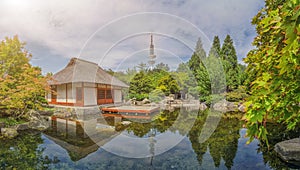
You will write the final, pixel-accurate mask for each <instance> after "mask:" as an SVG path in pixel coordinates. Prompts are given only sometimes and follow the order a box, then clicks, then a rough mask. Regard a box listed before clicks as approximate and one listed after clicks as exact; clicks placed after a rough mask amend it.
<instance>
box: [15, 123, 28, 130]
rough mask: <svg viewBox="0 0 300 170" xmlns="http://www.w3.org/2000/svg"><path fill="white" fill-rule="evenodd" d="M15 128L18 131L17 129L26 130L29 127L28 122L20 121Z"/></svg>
mask: <svg viewBox="0 0 300 170" xmlns="http://www.w3.org/2000/svg"><path fill="white" fill-rule="evenodd" d="M15 128H16V129H17V130H18V131H19V130H28V129H30V127H29V123H22V124H19V125H16V126H15Z"/></svg>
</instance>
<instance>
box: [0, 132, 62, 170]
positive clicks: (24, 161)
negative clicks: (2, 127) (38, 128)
mask: <svg viewBox="0 0 300 170" xmlns="http://www.w3.org/2000/svg"><path fill="white" fill-rule="evenodd" d="M0 142H1V147H0V169H47V168H49V165H50V164H53V163H56V162H58V160H57V159H56V158H54V160H52V159H50V158H48V157H47V156H46V157H44V156H43V150H44V149H43V148H39V147H38V146H39V144H42V143H43V139H42V138H41V134H40V133H37V134H35V133H33V132H30V133H26V134H21V135H20V136H19V137H17V138H16V139H12V140H5V141H0Z"/></svg>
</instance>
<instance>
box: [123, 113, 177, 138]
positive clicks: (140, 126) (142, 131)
mask: <svg viewBox="0 0 300 170" xmlns="http://www.w3.org/2000/svg"><path fill="white" fill-rule="evenodd" d="M178 114H179V110H175V111H174V112H170V111H168V110H164V111H161V112H160V114H159V115H157V116H156V117H155V118H154V120H153V121H152V122H147V123H140V122H132V123H131V124H130V126H129V127H128V128H127V131H128V132H133V134H134V135H136V136H139V137H143V136H145V135H146V134H148V133H149V132H150V130H151V129H152V128H154V129H156V130H157V131H158V132H160V133H163V132H165V131H166V130H168V129H169V128H170V127H171V126H172V125H173V123H174V121H175V120H176V118H177V116H178Z"/></svg>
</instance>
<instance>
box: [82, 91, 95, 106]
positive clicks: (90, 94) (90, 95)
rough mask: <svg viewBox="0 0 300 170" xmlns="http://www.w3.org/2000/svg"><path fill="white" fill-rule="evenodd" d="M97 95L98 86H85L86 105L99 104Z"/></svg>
mask: <svg viewBox="0 0 300 170" xmlns="http://www.w3.org/2000/svg"><path fill="white" fill-rule="evenodd" d="M96 95H97V92H96V88H93V87H84V105H85V106H91V105H97V100H96V98H97V96H96Z"/></svg>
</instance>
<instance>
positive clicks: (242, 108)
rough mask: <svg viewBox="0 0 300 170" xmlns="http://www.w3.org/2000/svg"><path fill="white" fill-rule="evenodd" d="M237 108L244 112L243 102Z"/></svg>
mask: <svg viewBox="0 0 300 170" xmlns="http://www.w3.org/2000/svg"><path fill="white" fill-rule="evenodd" d="M238 109H239V111H241V112H246V106H244V105H243V104H241V105H240V106H239V108H238Z"/></svg>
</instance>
